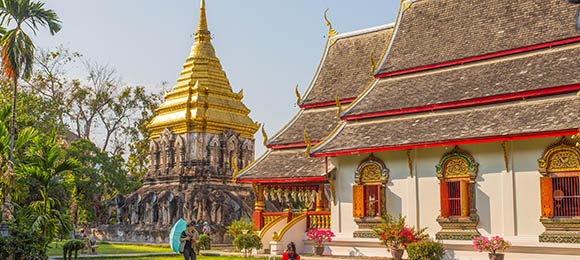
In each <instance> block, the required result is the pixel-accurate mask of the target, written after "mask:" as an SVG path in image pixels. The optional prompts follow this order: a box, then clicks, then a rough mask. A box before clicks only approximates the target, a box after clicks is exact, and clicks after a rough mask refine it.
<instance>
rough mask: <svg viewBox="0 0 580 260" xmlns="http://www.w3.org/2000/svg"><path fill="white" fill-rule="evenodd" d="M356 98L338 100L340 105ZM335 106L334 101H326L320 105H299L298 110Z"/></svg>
mask: <svg viewBox="0 0 580 260" xmlns="http://www.w3.org/2000/svg"><path fill="white" fill-rule="evenodd" d="M355 99H356V98H355V97H354V98H347V99H342V100H340V103H341V104H344V103H350V102H353V101H354V100H355ZM333 105H336V101H328V102H322V103H315V104H308V105H300V108H313V107H326V106H333Z"/></svg>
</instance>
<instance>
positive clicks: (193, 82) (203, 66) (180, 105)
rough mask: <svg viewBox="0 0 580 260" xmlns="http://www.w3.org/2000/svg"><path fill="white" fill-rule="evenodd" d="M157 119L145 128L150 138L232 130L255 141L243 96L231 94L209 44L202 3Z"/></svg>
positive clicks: (248, 111) (254, 125)
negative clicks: (185, 54) (186, 51)
mask: <svg viewBox="0 0 580 260" xmlns="http://www.w3.org/2000/svg"><path fill="white" fill-rule="evenodd" d="M164 96H165V101H164V102H163V104H161V106H159V108H158V109H157V116H155V117H154V118H153V120H151V123H150V124H149V125H148V126H147V128H148V129H149V131H150V132H151V138H156V137H159V135H160V134H161V133H162V132H163V130H164V129H165V128H169V129H170V130H171V131H173V133H176V134H179V133H186V132H204V133H215V134H220V133H222V132H223V131H224V130H226V129H233V130H234V131H236V132H237V133H239V134H240V135H241V137H242V138H249V139H254V134H255V133H256V131H257V130H258V128H259V127H258V126H257V125H256V123H255V122H254V121H253V120H252V119H251V118H250V117H249V116H248V114H249V113H250V110H249V109H248V108H247V107H246V106H245V105H244V104H243V103H242V98H243V92H242V91H240V92H239V93H234V92H233V91H232V87H231V86H230V82H229V80H228V78H227V76H226V73H225V72H224V71H223V69H222V66H221V63H220V60H219V59H218V58H217V56H216V54H215V50H214V47H213V45H212V44H211V33H210V31H209V30H208V26H207V16H206V13H205V1H204V0H201V5H200V14H199V25H198V28H197V30H196V32H195V43H194V44H193V46H192V48H191V52H190V54H189V57H188V58H187V59H186V60H185V64H184V65H183V70H182V71H181V76H180V77H179V78H178V79H177V84H176V85H175V86H174V87H173V91H171V92H167V93H165V95H164Z"/></svg>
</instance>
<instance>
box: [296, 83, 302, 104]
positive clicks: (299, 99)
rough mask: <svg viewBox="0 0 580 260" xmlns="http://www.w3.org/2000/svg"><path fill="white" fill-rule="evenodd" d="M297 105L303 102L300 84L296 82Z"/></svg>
mask: <svg viewBox="0 0 580 260" xmlns="http://www.w3.org/2000/svg"><path fill="white" fill-rule="evenodd" d="M296 98H297V99H296V105H298V106H300V102H302V97H301V95H300V91H298V84H296Z"/></svg>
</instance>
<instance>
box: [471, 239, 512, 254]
mask: <svg viewBox="0 0 580 260" xmlns="http://www.w3.org/2000/svg"><path fill="white" fill-rule="evenodd" d="M510 246H512V244H511V243H510V242H509V241H506V240H505V239H503V237H500V236H494V237H491V239H489V238H488V237H485V236H480V237H476V238H473V248H474V249H475V250H477V251H478V252H480V253H481V252H482V251H488V252H489V253H490V254H496V253H497V251H505V250H506V249H508V248H509V247H510Z"/></svg>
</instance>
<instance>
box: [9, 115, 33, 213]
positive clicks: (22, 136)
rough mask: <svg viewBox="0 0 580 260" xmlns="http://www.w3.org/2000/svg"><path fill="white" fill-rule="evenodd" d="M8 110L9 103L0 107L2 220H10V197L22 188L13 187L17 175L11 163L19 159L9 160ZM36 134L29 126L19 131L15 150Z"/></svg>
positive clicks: (16, 196)
mask: <svg viewBox="0 0 580 260" xmlns="http://www.w3.org/2000/svg"><path fill="white" fill-rule="evenodd" d="M10 111H11V107H10V105H5V106H3V107H2V108H0V202H1V203H2V205H3V209H2V213H3V220H4V219H7V220H10V219H11V218H12V213H13V209H12V204H11V199H12V197H15V198H18V197H19V196H18V195H19V191H22V189H14V188H15V187H16V184H17V183H18V182H17V179H16V177H17V176H16V174H14V171H13V169H14V167H13V166H14V165H13V163H16V164H18V162H19V160H13V161H11V160H9V154H10V145H11V144H10V139H11V138H10V137H11V135H10V130H9V129H10V127H9V125H10ZM37 135H38V132H37V131H36V130H35V129H33V128H30V127H27V128H24V129H23V130H22V131H20V133H18V136H17V138H16V142H15V146H14V148H15V150H16V152H19V151H21V150H23V149H24V148H25V147H26V145H27V144H28V143H30V142H31V141H33V140H35V139H36V138H37ZM17 154H18V153H17ZM17 159H18V158H17Z"/></svg>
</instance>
